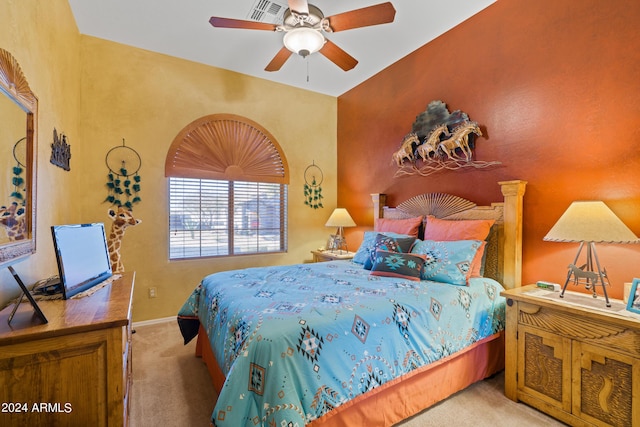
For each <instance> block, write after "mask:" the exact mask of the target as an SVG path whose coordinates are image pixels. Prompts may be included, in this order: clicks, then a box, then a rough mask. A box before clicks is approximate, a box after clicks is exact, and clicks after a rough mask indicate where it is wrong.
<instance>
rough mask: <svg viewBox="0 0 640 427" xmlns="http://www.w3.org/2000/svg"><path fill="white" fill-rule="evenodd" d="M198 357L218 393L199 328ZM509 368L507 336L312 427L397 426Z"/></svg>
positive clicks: (393, 384)
mask: <svg viewBox="0 0 640 427" xmlns="http://www.w3.org/2000/svg"><path fill="white" fill-rule="evenodd" d="M196 356H199V357H202V359H203V361H204V362H205V364H206V365H207V369H208V370H209V374H210V375H211V379H212V381H213V386H214V387H215V389H216V391H217V392H218V393H219V392H220V390H221V389H222V385H223V384H224V379H225V378H224V374H223V373H222V371H221V370H220V368H219V367H218V363H217V362H216V360H215V357H214V355H213V351H212V350H211V345H210V344H209V340H208V338H207V335H206V332H205V330H204V329H203V328H202V326H201V327H200V330H199V332H198V341H197V343H196ZM502 369H504V333H503V332H501V333H498V334H495V335H492V336H490V337H487V338H485V339H484V340H482V341H479V342H477V343H475V344H473V345H471V346H470V347H467V348H466V349H464V350H462V351H459V352H458V353H455V354H452V355H451V356H448V357H446V358H444V359H442V360H439V361H437V362H435V363H432V364H430V365H427V366H423V367H422V368H420V369H416V370H415V371H413V372H411V373H409V374H407V375H404V376H403V377H400V378H396V379H394V380H392V381H389V382H387V383H385V384H383V385H382V386H380V387H377V388H375V389H374V390H371V391H369V392H367V393H366V394H363V395H360V396H358V397H356V398H355V399H353V400H351V401H349V402H347V403H345V404H343V405H341V406H339V407H338V408H336V409H334V410H333V411H331V412H329V413H327V414H326V415H324V416H322V417H320V418H318V419H317V420H314V421H312V422H311V423H310V424H308V425H307V426H308V427H320V426H322V427H338V426H345V427H346V426H348V427H353V426H363V427H364V426H372V425H375V426H392V425H393V424H396V423H398V422H400V421H402V420H404V419H406V418H409V417H411V416H412V415H415V414H417V413H419V412H421V411H423V410H424V409H426V408H428V407H430V406H432V405H434V404H436V403H438V402H440V401H441V400H443V399H446V398H447V397H449V396H451V395H452V394H454V393H456V392H458V391H460V390H463V389H465V388H466V387H468V386H469V385H471V384H473V383H475V382H477V381H480V380H482V379H484V378H487V377H489V376H491V375H493V374H495V373H496V372H499V371H501V370H502Z"/></svg>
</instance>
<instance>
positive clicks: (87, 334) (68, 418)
mask: <svg viewBox="0 0 640 427" xmlns="http://www.w3.org/2000/svg"><path fill="white" fill-rule="evenodd" d="M134 278H135V274H134V273H124V274H123V275H122V277H121V278H119V279H117V280H114V281H113V283H111V284H109V285H107V286H104V287H103V288H101V289H99V290H97V291H96V292H95V293H94V294H92V295H89V296H86V297H83V298H78V299H69V300H66V301H64V300H51V301H39V302H38V305H39V306H40V308H41V309H42V311H43V313H44V315H45V316H46V317H47V319H48V320H49V323H47V324H41V322H40V320H39V319H38V318H36V317H35V316H34V315H33V313H34V311H33V309H32V307H31V305H30V304H29V303H28V302H26V303H24V302H23V303H22V304H21V306H20V308H19V309H18V311H17V313H16V314H15V317H14V318H13V320H12V321H11V324H10V325H8V324H7V319H8V317H9V313H10V311H11V307H7V308H5V309H4V310H2V311H1V312H0V384H1V387H0V405H2V406H1V407H0V425H3V426H19V425H23V426H44V425H56V426H107V425H108V426H126V425H128V412H129V395H130V394H129V391H130V388H131V379H132V377H131V301H132V294H133V284H134ZM98 286H99V285H98Z"/></svg>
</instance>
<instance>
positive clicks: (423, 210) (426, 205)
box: [397, 193, 476, 218]
mask: <svg viewBox="0 0 640 427" xmlns="http://www.w3.org/2000/svg"><path fill="white" fill-rule="evenodd" d="M475 207H476V204H475V203H473V202H470V201H469V200H467V199H463V198H462V197H458V196H453V195H451V194H444V193H428V194H420V195H418V196H415V197H412V198H411V199H409V200H406V201H404V202H402V203H400V204H399V205H398V206H397V208H398V209H399V210H401V211H403V212H406V213H407V214H409V215H410V216H420V215H422V216H427V215H433V216H435V217H436V218H446V217H448V216H450V215H454V214H457V213H458V212H463V211H466V210H469V209H473V208H475Z"/></svg>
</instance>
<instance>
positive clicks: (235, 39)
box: [69, 0, 496, 96]
mask: <svg viewBox="0 0 640 427" xmlns="http://www.w3.org/2000/svg"><path fill="white" fill-rule="evenodd" d="M259 1H261V0H226V1H223V0H180V1H177V0H108V1H105V0H69V4H70V5H71V9H72V11H73V14H74V16H75V19H76V23H77V25H78V29H79V30H80V33H82V34H86V35H90V36H94V37H98V38H102V39H106V40H111V41H114V42H118V43H123V44H127V45H130V46H134V47H138V48H141V49H146V50H150V51H154V52H158V53H163V54H166V55H171V56H175V57H178V58H183V59H187V60H190V61H195V62H199V63H203V64H207V65H212V66H215V67H219V68H224V69H227V70H232V71H237V72H239V73H243V74H248V75H250V76H254V77H259V78H263V79H267V80H272V81H275V82H280V83H284V84H287V85H290V86H295V87H299V88H303V89H307V90H311V91H314V92H319V93H323V94H327V95H331V96H339V95H341V94H343V93H344V92H346V91H348V90H350V89H351V88H353V87H355V86H357V85H358V84H360V83H362V82H363V81H365V80H367V79H368V78H369V77H371V76H373V75H375V74H376V73H378V72H380V71H381V70H383V69H384V68H386V67H388V66H389V65H391V64H393V63H394V62H396V61H398V60H399V59H400V58H402V57H404V56H406V55H408V54H409V53H411V52H413V51H414V50H416V49H417V48H419V47H420V46H422V45H424V44H426V43H428V42H429V41H431V40H433V39H434V38H436V37H438V36H439V35H440V34H442V33H444V32H446V31H447V30H449V29H451V28H453V27H455V26H456V25H458V24H459V23H460V22H462V21H464V20H466V19H467V18H469V17H471V16H473V15H474V14H476V13H478V12H479V11H481V10H482V9H484V8H486V7H487V6H489V5H491V4H492V3H494V2H495V1H496V0H393V1H392V3H393V5H394V7H395V9H396V17H395V21H394V22H393V23H390V24H382V25H377V26H372V27H366V28H357V29H353V30H347V31H343V32H338V33H335V34H329V35H328V36H327V38H328V39H330V40H331V41H332V42H334V43H335V44H337V45H338V46H340V47H341V48H342V49H344V50H345V51H346V52H347V53H349V54H350V55H351V56H353V57H354V58H356V59H357V60H358V61H359V63H358V65H357V66H356V67H355V68H354V69H352V70H350V71H346V72H345V71H342V70H341V69H340V68H338V67H337V66H336V65H335V64H333V63H332V62H330V61H329V60H328V59H327V58H325V57H324V56H322V55H320V54H318V53H316V54H313V55H310V56H309V57H307V59H304V58H302V57H300V56H298V55H292V56H291V57H290V58H289V60H288V61H287V62H286V63H285V64H284V66H283V67H282V68H281V69H280V71H276V72H267V71H264V68H265V67H266V65H267V64H268V63H269V61H271V59H272V58H273V57H274V56H275V54H276V53H277V52H278V50H279V49H280V48H281V47H282V36H283V35H282V34H281V33H275V32H269V31H257V30H245V29H229V28H214V27H212V26H211V25H210V24H209V18H210V17H211V16H219V17H224V18H234V19H243V20H248V19H249V13H250V11H251V10H252V9H253V8H254V7H255V6H256V4H257V3H258V2H259ZM269 1H272V2H274V3H279V4H282V5H283V6H284V7H285V8H286V7H287V6H286V4H287V1H286V0H269ZM383 2H384V0H350V1H348V2H346V1H343V2H338V1H330V0H315V1H314V0H312V4H314V5H316V6H317V7H319V8H320V9H321V10H322V12H323V13H324V15H325V16H328V17H329V16H331V15H335V14H338V13H342V12H347V11H350V10H353V9H359V8H362V7H366V6H372V5H375V4H378V3H383Z"/></svg>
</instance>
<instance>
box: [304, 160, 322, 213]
mask: <svg viewBox="0 0 640 427" xmlns="http://www.w3.org/2000/svg"><path fill="white" fill-rule="evenodd" d="M323 179H324V176H323V174H322V169H320V168H319V167H318V166H316V163H315V162H313V163H312V164H310V165H309V166H307V168H306V169H305V170H304V204H305V205H307V206H309V207H310V208H312V209H318V208H324V206H323V205H322V199H323V197H322V187H321V185H322V181H323Z"/></svg>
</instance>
